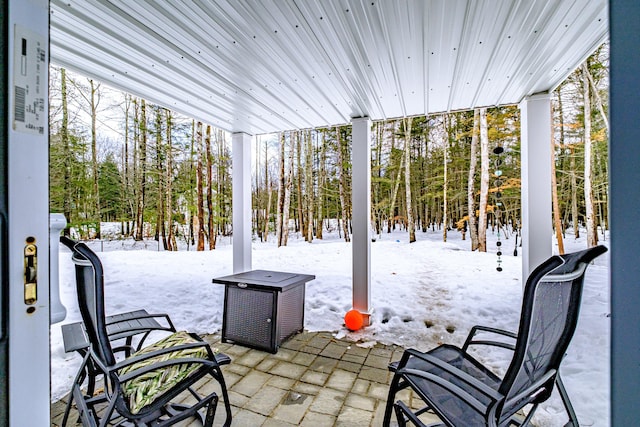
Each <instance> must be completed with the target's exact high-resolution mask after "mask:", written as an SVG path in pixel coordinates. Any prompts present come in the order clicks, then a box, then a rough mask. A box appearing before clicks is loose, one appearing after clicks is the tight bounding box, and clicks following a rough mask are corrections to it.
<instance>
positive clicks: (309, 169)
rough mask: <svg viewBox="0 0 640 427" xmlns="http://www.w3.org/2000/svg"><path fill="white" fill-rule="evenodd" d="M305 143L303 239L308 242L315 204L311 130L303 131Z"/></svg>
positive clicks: (309, 240) (310, 239) (311, 232)
mask: <svg viewBox="0 0 640 427" xmlns="http://www.w3.org/2000/svg"><path fill="white" fill-rule="evenodd" d="M304 141H305V145H304V147H305V148H304V150H305V151H304V155H305V156H304V163H305V165H304V166H305V174H304V175H305V177H304V182H305V198H306V200H305V208H306V209H305V210H306V218H307V220H306V223H307V234H306V236H305V240H306V241H307V242H309V243H311V241H313V206H314V205H315V200H314V198H313V195H314V185H313V145H312V144H311V131H307V132H305V139H304Z"/></svg>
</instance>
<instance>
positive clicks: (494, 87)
mask: <svg viewBox="0 0 640 427" xmlns="http://www.w3.org/2000/svg"><path fill="white" fill-rule="evenodd" d="M607 29H608V22H607V1H606V0H588V1H587V0H368V1H363V0H322V1H318V0H136V1H131V0H110V1H108V0H51V58H52V61H53V62H54V63H56V64H58V65H60V66H64V67H67V68H70V69H73V70H76V71H78V72H81V73H83V74H86V75H88V76H90V77H93V78H96V79H98V80H101V81H104V82H105V83H107V84H110V85H112V86H114V87H117V88H119V89H122V90H125V91H127V92H130V93H132V94H135V95H137V96H141V97H144V98H145V99H147V100H149V101H151V102H154V103H157V104H160V105H163V106H166V107H169V108H171V109H173V110H176V111H179V112H181V113H183V114H187V115H189V116H193V117H195V118H198V119H200V120H203V121H205V122H207V123H211V124H212V125H215V126H217V127H220V128H223V129H226V130H228V131H231V132H246V133H250V134H260V133H268V132H274V131H280V130H289V129H301V128H310V127H319V126H329V125H335V124H342V123H347V122H349V121H350V119H351V118H352V117H360V116H369V117H371V118H372V119H374V120H376V119H385V118H393V117H402V116H410V115H419V114H428V113H437V112H443V111H450V110H461V109H471V108H474V107H479V106H493V105H502V104H514V103H518V102H520V101H521V100H522V99H523V98H524V97H526V96H528V95H532V94H534V93H539V92H544V91H548V90H552V89H553V88H555V87H556V86H557V85H558V84H560V82H562V80H563V79H564V78H565V77H566V76H567V75H568V74H570V73H571V71H573V70H574V69H575V68H576V67H577V66H579V64H580V63H581V62H582V61H583V60H584V59H585V58H586V57H587V56H588V55H589V54H591V53H592V52H593V51H594V50H595V49H596V48H597V47H598V46H599V45H600V44H601V43H602V42H603V41H604V40H605V39H606V36H607Z"/></svg>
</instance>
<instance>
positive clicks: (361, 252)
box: [351, 117, 372, 326]
mask: <svg viewBox="0 0 640 427" xmlns="http://www.w3.org/2000/svg"><path fill="white" fill-rule="evenodd" d="M351 123H352V132H351V141H352V164H351V168H352V183H351V185H352V188H351V191H352V195H351V202H352V203H351V206H352V215H353V218H352V229H353V235H352V242H351V250H352V259H353V266H352V268H353V308H354V309H356V310H358V311H360V312H361V313H362V314H363V315H364V316H363V317H364V325H365V326H367V325H369V324H370V317H371V310H372V307H371V286H370V285H371V227H370V224H369V222H370V219H371V120H369V118H368V117H362V118H357V119H353V120H352V121H351Z"/></svg>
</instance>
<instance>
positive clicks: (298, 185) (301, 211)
mask: <svg viewBox="0 0 640 427" xmlns="http://www.w3.org/2000/svg"><path fill="white" fill-rule="evenodd" d="M296 134H297V136H298V137H297V138H296V145H295V147H296V192H297V199H298V206H297V211H298V221H299V223H300V226H299V230H300V232H301V234H302V236H303V237H304V239H305V240H306V239H307V221H306V217H305V215H304V209H303V201H302V200H303V197H302V175H303V169H302V139H303V138H304V135H305V132H304V131H300V132H299V133H298V132H296Z"/></svg>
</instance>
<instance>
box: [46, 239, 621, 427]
mask: <svg viewBox="0 0 640 427" xmlns="http://www.w3.org/2000/svg"><path fill="white" fill-rule="evenodd" d="M326 234H327V233H325V239H324V240H314V241H313V243H311V244H309V243H306V242H305V241H304V240H303V239H301V238H297V237H296V236H295V235H293V234H292V235H291V237H290V239H289V246H286V247H280V248H277V247H276V246H275V244H274V243H273V242H268V243H260V242H254V244H253V254H252V257H253V263H252V266H253V268H254V269H268V270H281V271H289V272H296V273H308V274H315V275H316V280H313V281H311V282H309V283H308V284H307V285H306V302H305V329H307V330H310V331H331V332H333V333H334V335H335V336H336V337H337V338H347V339H350V340H353V341H357V342H359V345H371V344H372V343H374V342H376V341H377V342H381V343H383V344H398V345H401V346H403V347H414V348H417V349H419V350H428V349H430V348H433V347H435V346H437V345H438V344H439V343H442V342H446V343H452V344H458V345H460V344H462V342H463V341H464V338H465V337H466V335H467V333H468V331H469V329H470V328H471V327H472V326H473V325H476V324H482V325H488V326H494V327H498V328H505V329H510V330H514V331H515V330H516V329H517V326H518V321H519V312H520V305H521V297H522V285H521V261H522V260H521V258H520V257H519V256H518V257H514V256H513V254H512V253H513V249H514V245H515V241H514V239H513V237H512V238H510V239H507V240H504V239H503V242H504V243H503V245H504V246H503V248H504V250H503V252H504V253H505V254H506V256H503V257H502V258H503V263H502V266H503V268H504V271H502V272H497V271H496V265H497V263H496V255H495V248H496V246H495V240H496V236H495V235H491V234H490V233H488V235H487V239H488V241H489V242H488V247H489V253H478V252H470V251H469V247H470V241H469V240H466V241H462V240H461V235H460V234H459V233H458V232H455V231H453V232H451V231H450V232H449V233H448V241H447V242H446V243H444V242H442V234H441V232H440V231H436V232H433V231H429V232H427V233H421V232H417V233H416V237H417V239H418V241H417V242H415V243H413V244H409V243H408V237H407V234H406V233H404V232H394V233H391V234H386V233H383V234H382V235H381V236H379V237H378V238H377V240H376V241H375V242H373V243H372V244H371V265H372V271H371V280H372V285H371V286H372V287H371V300H372V306H373V307H374V313H373V325H372V326H370V327H368V328H365V329H364V330H361V331H358V332H349V331H347V330H346V329H345V328H344V326H343V316H344V314H345V312H346V311H347V310H349V309H350V308H351V245H350V244H349V243H345V242H344V241H342V240H341V239H340V238H339V237H338V236H337V235H335V234H333V233H331V234H329V236H327V235H326ZM604 243H605V244H606V243H607V242H604ZM89 245H90V247H92V248H93V249H94V250H96V251H97V252H99V255H100V258H101V260H102V262H103V264H104V268H105V281H106V291H105V293H106V295H105V299H106V307H107V312H108V313H109V314H115V313H119V312H123V311H129V310H132V309H138V308H146V309H147V311H149V312H154V313H168V314H169V315H170V316H171V319H172V320H173V322H174V323H175V325H176V328H178V329H187V330H190V331H193V332H198V333H214V332H219V331H220V329H221V327H222V309H223V295H224V287H223V286H221V285H215V284H212V283H211V279H212V278H213V277H217V276H223V275H227V274H232V251H231V245H230V239H229V238H221V239H219V241H218V245H217V249H216V250H214V251H205V252H195V251H193V250H192V251H186V250H184V249H185V248H182V249H183V250H181V251H179V252H164V251H159V252H158V251H157V242H155V241H151V242H145V243H142V242H138V243H134V242H133V241H132V240H125V241H121V240H120V241H116V240H114V241H111V242H103V243H102V244H101V243H100V242H90V243H89ZM145 246H146V249H145ZM565 248H566V250H567V251H573V250H580V249H584V248H586V243H585V241H584V239H577V240H576V239H574V237H573V235H570V234H567V239H566V240H565ZM191 249H193V248H191ZM518 249H519V248H518ZM101 250H103V251H104V252H100V251H101ZM59 264H60V288H61V299H62V302H63V304H64V305H65V306H66V307H67V310H68V314H67V318H66V319H65V320H64V321H63V322H62V323H71V322H74V321H79V320H80V313H79V311H78V308H77V302H76V298H75V288H74V286H75V285H74V283H75V282H74V280H75V279H74V270H73V264H72V262H71V259H70V253H69V252H68V251H67V250H66V249H61V251H60V261H59ZM608 265H609V262H608V255H607V254H605V255H604V256H602V257H600V258H599V259H597V260H596V262H595V265H592V266H590V267H589V269H588V270H587V276H586V282H585V283H586V285H585V293H584V296H583V303H582V311H581V314H580V320H579V323H578V330H577V332H576V335H575V336H574V338H573V341H572V344H571V346H570V347H569V350H568V353H567V356H566V358H565V360H564V362H563V365H562V368H561V371H562V375H563V378H564V380H565V385H566V387H567V390H568V393H569V395H570V397H571V400H572V403H573V404H574V406H575V409H576V412H577V414H578V419H579V420H580V424H581V425H584V426H608V425H609V323H610V322H609V313H610V309H609V285H608V283H609V282H608ZM60 325H61V324H60V323H59V324H55V325H52V327H51V371H52V374H51V375H52V378H51V388H52V400H54V401H55V400H58V399H60V398H61V397H62V396H63V395H64V394H66V393H67V392H68V391H69V389H70V385H71V382H72V380H73V377H74V376H75V374H76V371H77V369H78V367H79V364H80V357H79V356H78V355H77V354H76V353H73V354H65V353H64V350H63V345H62V334H61V330H60ZM478 354H479V356H478V357H480V358H481V359H482V360H484V361H485V362H486V363H487V364H489V365H490V366H492V367H494V368H495V369H496V370H497V371H501V370H504V369H505V368H506V366H505V363H506V362H507V361H508V359H507V358H506V357H507V355H506V354H504V353H499V352H497V353H496V352H481V353H478ZM534 419H535V422H536V424H537V425H538V426H556V425H559V424H560V420H563V419H564V409H563V407H562V403H561V401H560V399H559V398H558V397H557V396H555V394H554V396H552V399H551V400H550V401H548V402H547V403H545V404H543V405H542V406H541V407H540V408H539V409H538V413H537V415H536V417H535V418H534Z"/></svg>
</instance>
